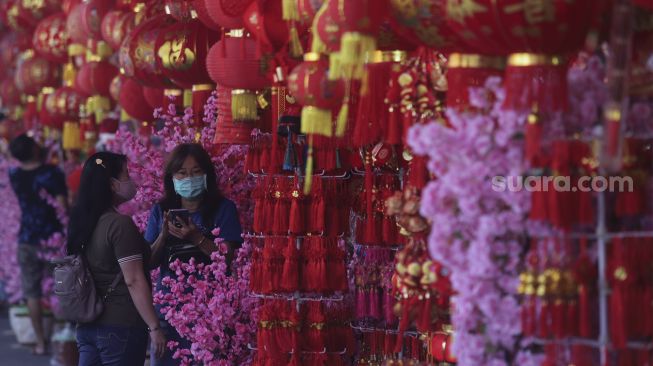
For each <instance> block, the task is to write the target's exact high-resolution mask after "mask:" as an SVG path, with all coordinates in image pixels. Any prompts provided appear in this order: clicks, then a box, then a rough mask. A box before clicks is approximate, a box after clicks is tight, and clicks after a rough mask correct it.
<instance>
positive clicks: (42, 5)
mask: <svg viewBox="0 0 653 366" xmlns="http://www.w3.org/2000/svg"><path fill="white" fill-rule="evenodd" d="M58 10H59V2H58V1H57V0H44V1H40V2H38V1H37V2H33V1H24V0H9V1H6V2H4V4H3V15H4V17H5V20H6V24H7V25H8V26H9V27H10V28H11V29H13V30H14V31H16V32H25V33H31V31H32V30H33V29H34V28H36V26H37V25H38V23H39V21H40V20H41V19H43V18H45V17H46V16H48V15H50V14H52V13H54V12H56V11H58Z"/></svg>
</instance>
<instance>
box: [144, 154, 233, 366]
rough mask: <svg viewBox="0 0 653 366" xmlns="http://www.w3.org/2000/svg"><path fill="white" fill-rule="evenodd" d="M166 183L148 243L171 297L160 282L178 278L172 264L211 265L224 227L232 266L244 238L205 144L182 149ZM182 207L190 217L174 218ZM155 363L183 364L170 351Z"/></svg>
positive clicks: (171, 161) (173, 336)
mask: <svg viewBox="0 0 653 366" xmlns="http://www.w3.org/2000/svg"><path fill="white" fill-rule="evenodd" d="M163 179H164V180H163V185H164V189H165V193H164V197H163V199H162V200H161V201H160V202H159V203H158V204H157V205H155V206H154V207H153V208H152V212H151V214H150V218H149V221H148V224H147V230H146V231H145V240H147V241H149V242H150V243H151V244H152V264H153V265H160V268H161V275H160V276H159V282H158V283H157V286H156V289H157V291H162V292H164V293H167V292H169V291H170V290H169V289H168V288H166V287H165V286H162V284H161V282H162V279H163V278H164V277H172V278H174V277H175V273H174V272H172V271H171V270H170V263H171V262H173V261H175V260H176V259H179V260H182V261H188V260H189V259H190V258H195V259H196V261H197V262H203V263H210V261H211V259H210V255H211V253H213V252H214V251H216V250H217V247H216V245H215V243H214V239H215V238H214V237H213V235H212V234H211V232H212V231H213V229H215V228H219V229H220V234H219V237H220V238H222V239H224V240H225V242H226V244H227V245H228V253H227V255H226V260H227V262H228V263H229V262H230V261H231V258H233V255H234V252H235V250H236V249H237V248H238V246H239V245H240V244H242V241H243V240H242V238H241V233H242V229H241V226H240V220H239V218H238V211H237V210H236V205H235V204H234V203H233V202H232V201H230V200H228V199H227V198H224V197H223V196H222V195H221V194H220V190H219V188H218V183H217V177H216V173H215V168H214V167H213V163H212V162H211V157H210V156H209V154H208V153H207V152H206V151H205V150H204V148H203V147H202V146H201V145H199V144H182V145H179V146H177V147H176V148H175V149H174V150H173V151H172V153H171V155H170V157H169V158H168V162H167V164H166V167H165V175H164V178H163ZM179 209H182V210H184V211H185V212H186V213H187V216H186V215H179V216H178V217H173V215H172V214H173V213H174V210H179ZM171 210H173V211H171ZM159 317H160V318H161V323H162V324H163V327H164V330H165V332H166V336H167V338H168V339H170V340H173V341H176V342H179V344H180V345H181V346H182V347H184V348H188V347H189V346H190V344H189V343H188V341H187V340H184V339H182V338H181V337H180V336H179V334H178V333H177V332H176V331H175V329H174V328H173V327H172V326H171V325H170V324H168V323H167V322H166V321H165V319H164V316H163V314H161V312H160V311H159ZM150 361H151V362H150V365H151V366H168V365H178V364H179V362H178V361H176V360H174V359H173V358H172V354H171V352H170V351H166V354H165V355H164V357H163V358H161V359H159V360H156V359H154V358H152V359H151V360H150Z"/></svg>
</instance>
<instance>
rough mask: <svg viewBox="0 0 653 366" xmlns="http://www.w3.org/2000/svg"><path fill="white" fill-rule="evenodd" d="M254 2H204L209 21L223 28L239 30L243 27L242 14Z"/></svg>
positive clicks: (247, 0)
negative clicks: (211, 20)
mask: <svg viewBox="0 0 653 366" xmlns="http://www.w3.org/2000/svg"><path fill="white" fill-rule="evenodd" d="M253 1H254V0H204V4H205V5H206V10H207V12H208V13H209V16H210V17H211V19H213V21H214V22H216V23H217V24H220V25H221V26H222V27H223V28H227V29H240V28H243V27H244V24H243V19H242V17H243V14H245V10H247V7H248V6H249V4H251V3H252V2H253Z"/></svg>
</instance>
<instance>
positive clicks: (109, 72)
mask: <svg viewBox="0 0 653 366" xmlns="http://www.w3.org/2000/svg"><path fill="white" fill-rule="evenodd" d="M116 75H118V68H116V67H115V66H113V65H112V64H111V63H109V62H108V61H98V62H89V63H86V64H84V66H82V68H81V69H80V70H79V73H78V74H77V78H78V79H80V78H83V79H87V80H84V81H83V82H81V83H80V84H81V85H83V86H84V89H85V90H84V91H85V92H86V94H90V95H101V96H103V97H108V96H111V93H110V90H111V81H112V80H113V79H114V78H115V77H116Z"/></svg>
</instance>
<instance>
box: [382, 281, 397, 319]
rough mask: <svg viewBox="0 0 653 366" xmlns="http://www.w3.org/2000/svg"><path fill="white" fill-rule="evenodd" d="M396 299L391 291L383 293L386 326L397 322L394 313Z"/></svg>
mask: <svg viewBox="0 0 653 366" xmlns="http://www.w3.org/2000/svg"><path fill="white" fill-rule="evenodd" d="M394 304H395V298H394V296H392V293H391V292H390V291H389V290H385V291H383V317H384V319H385V322H386V324H390V325H393V324H395V323H396V322H397V316H396V315H395V312H394V309H393V308H394Z"/></svg>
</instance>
